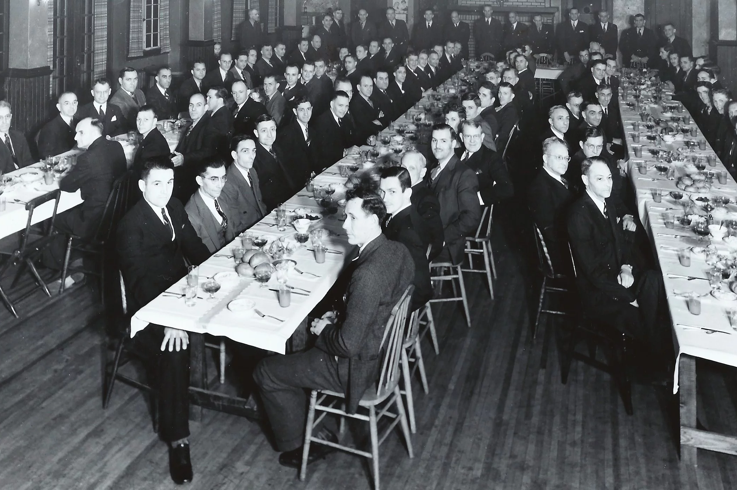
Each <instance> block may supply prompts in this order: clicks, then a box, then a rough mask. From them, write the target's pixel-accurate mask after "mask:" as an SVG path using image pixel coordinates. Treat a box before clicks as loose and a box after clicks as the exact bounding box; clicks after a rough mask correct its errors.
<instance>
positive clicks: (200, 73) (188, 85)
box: [177, 60, 207, 112]
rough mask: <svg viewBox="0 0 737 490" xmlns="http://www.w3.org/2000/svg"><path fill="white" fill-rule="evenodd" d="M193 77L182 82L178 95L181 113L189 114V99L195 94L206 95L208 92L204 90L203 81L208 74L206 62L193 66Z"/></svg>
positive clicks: (197, 62)
mask: <svg viewBox="0 0 737 490" xmlns="http://www.w3.org/2000/svg"><path fill="white" fill-rule="evenodd" d="M190 73H192V77H191V78H188V79H186V80H185V81H183V82H182V85H181V86H180V87H179V93H178V94H177V103H178V105H179V107H177V109H178V110H179V112H187V110H189V98H190V97H192V96H193V95H194V94H202V95H205V94H206V93H207V90H206V89H205V88H204V86H203V84H202V81H203V80H204V78H205V76H206V74H207V66H206V65H205V62H204V61H201V60H198V61H195V62H194V63H193V64H192V70H190Z"/></svg>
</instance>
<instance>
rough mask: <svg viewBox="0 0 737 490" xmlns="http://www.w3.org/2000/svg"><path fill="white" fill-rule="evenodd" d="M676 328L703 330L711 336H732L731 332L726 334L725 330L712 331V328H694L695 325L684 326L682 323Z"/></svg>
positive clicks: (677, 324)
mask: <svg viewBox="0 0 737 490" xmlns="http://www.w3.org/2000/svg"><path fill="white" fill-rule="evenodd" d="M676 326H677V327H681V328H692V329H695V330H703V331H704V332H706V333H707V334H709V335H711V334H713V333H723V334H725V335H732V333H731V332H725V331H724V330H714V329H711V328H704V327H697V326H694V325H684V324H682V323H676Z"/></svg>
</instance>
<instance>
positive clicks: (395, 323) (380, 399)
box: [299, 285, 414, 490]
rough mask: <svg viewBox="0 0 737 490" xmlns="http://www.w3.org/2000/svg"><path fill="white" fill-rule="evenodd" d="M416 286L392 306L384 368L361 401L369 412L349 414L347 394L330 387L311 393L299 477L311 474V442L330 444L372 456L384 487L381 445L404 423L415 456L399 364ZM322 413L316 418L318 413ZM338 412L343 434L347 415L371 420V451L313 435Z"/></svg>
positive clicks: (384, 343)
mask: <svg viewBox="0 0 737 490" xmlns="http://www.w3.org/2000/svg"><path fill="white" fill-rule="evenodd" d="M413 289H414V286H412V285H410V286H409V287H408V288H407V290H406V291H405V292H404V294H402V297H401V298H400V300H399V301H398V302H397V304H396V305H395V306H394V308H393V309H392V313H391V315H390V317H389V321H387V324H386V327H385V329H384V337H383V339H382V342H381V352H383V357H382V360H381V369H380V371H379V377H378V380H377V384H376V385H375V386H373V387H371V388H369V389H368V390H366V393H364V395H363V397H362V398H361V401H360V403H359V412H360V411H361V409H363V410H365V411H367V412H368V414H367V415H366V414H363V413H359V412H356V413H355V414H349V413H347V412H346V411H345V410H344V409H342V408H339V407H338V406H339V405H342V406H344V402H345V394H343V393H339V392H337V391H330V390H312V393H311V395H310V408H309V411H308V413H307V425H306V427H305V442H304V452H303V453H302V467H301V468H300V472H299V479H300V480H302V481H304V480H305V478H306V476H307V458H308V455H309V454H310V444H311V443H318V444H326V445H328V446H331V447H334V448H337V449H340V450H343V451H347V452H349V453H353V454H358V455H359V456H363V457H364V458H369V459H371V460H372V463H373V477H374V488H375V489H376V490H379V489H380V486H379V445H381V443H382V442H384V440H385V439H386V437H387V436H388V435H389V434H390V433H391V432H392V430H393V429H394V427H395V426H396V425H397V423H400V424H401V426H402V433H403V434H404V440H405V443H406V444H407V452H408V453H409V457H410V458H412V457H413V456H414V453H413V452H412V440H411V435H410V429H409V424H408V423H407V413H406V412H405V410H404V404H403V403H402V395H401V393H400V391H399V378H400V376H401V374H400V372H399V364H400V359H401V355H402V352H404V349H403V340H404V338H405V336H404V330H405V326H406V325H407V312H408V311H409V304H410V299H411V298H412V291H413ZM392 405H394V406H396V413H394V412H390V411H389V409H390V408H391V407H392ZM317 411H320V412H322V413H321V414H320V415H319V416H318V417H317V418H315V412H317ZM329 413H331V414H335V415H338V416H340V417H341V424H340V430H341V433H342V432H343V430H344V428H345V418H346V417H349V418H352V419H355V420H362V421H364V422H368V423H369V431H370V436H371V452H368V451H361V450H359V449H356V448H354V447H349V446H343V445H341V444H338V443H333V442H330V441H325V440H323V439H319V438H317V437H314V436H313V435H312V432H313V430H314V429H315V427H317V426H318V425H319V424H320V422H321V421H322V419H323V418H325V416H326V415H327V414H329ZM384 416H387V417H389V418H391V419H393V420H392V421H391V422H390V423H389V425H388V427H387V428H386V431H385V432H384V433H383V434H382V436H381V437H379V430H378V422H379V420H380V419H381V418H382V417H384Z"/></svg>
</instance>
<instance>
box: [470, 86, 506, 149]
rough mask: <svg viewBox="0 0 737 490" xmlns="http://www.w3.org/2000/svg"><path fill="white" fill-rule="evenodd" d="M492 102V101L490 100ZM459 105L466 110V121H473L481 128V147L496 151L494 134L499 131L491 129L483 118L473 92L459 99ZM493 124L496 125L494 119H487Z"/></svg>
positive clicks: (476, 95) (479, 103) (479, 100)
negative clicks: (482, 136)
mask: <svg viewBox="0 0 737 490" xmlns="http://www.w3.org/2000/svg"><path fill="white" fill-rule="evenodd" d="M492 100H493V99H492ZM461 104H463V108H464V109H465V110H466V120H468V121H474V122H475V123H476V124H478V125H479V126H480V127H481V131H482V133H483V134H484V140H483V145H484V146H485V147H486V148H488V149H490V150H492V151H496V142H495V141H494V139H495V138H496V133H497V131H499V127H498V126H496V127H492V126H491V125H490V124H489V122H487V120H486V119H484V116H482V110H481V99H480V98H479V96H478V94H476V93H474V92H468V93H466V94H464V95H463V96H462V97H461ZM489 120H490V121H492V122H493V123H495V124H496V123H497V120H496V117H491V118H489Z"/></svg>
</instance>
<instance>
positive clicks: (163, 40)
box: [159, 0, 171, 53]
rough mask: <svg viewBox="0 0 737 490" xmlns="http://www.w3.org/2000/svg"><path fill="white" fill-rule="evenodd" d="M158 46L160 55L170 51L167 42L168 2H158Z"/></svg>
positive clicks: (165, 0) (163, 0) (167, 0)
mask: <svg viewBox="0 0 737 490" xmlns="http://www.w3.org/2000/svg"><path fill="white" fill-rule="evenodd" d="M159 46H161V52H162V53H168V52H169V51H171V43H170V40H169V0H160V1H159Z"/></svg>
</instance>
